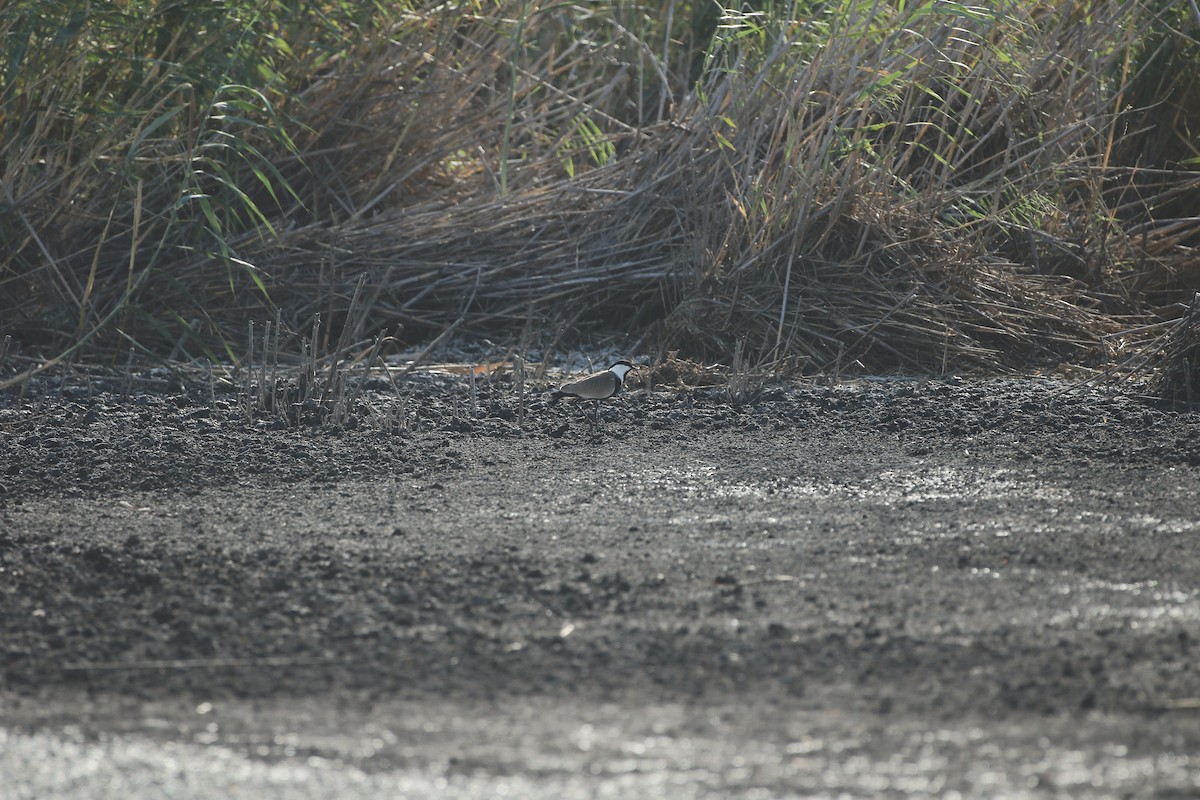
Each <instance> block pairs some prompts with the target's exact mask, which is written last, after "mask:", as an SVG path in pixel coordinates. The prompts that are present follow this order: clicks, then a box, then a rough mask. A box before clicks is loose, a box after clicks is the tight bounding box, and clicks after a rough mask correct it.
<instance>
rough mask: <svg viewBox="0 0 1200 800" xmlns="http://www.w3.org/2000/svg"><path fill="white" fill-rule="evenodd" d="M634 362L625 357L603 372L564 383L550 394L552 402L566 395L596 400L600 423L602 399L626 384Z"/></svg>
mask: <svg viewBox="0 0 1200 800" xmlns="http://www.w3.org/2000/svg"><path fill="white" fill-rule="evenodd" d="M631 369H633V364H632V363H630V362H629V361H626V360H625V359H623V358H622V359H621V360H620V361H617V362H615V363H614V364H613V365H612V366H611V367H609V368H608V369H606V370H604V371H603V372H596V373H593V374H591V375H588V376H587V377H586V378H580V379H579V380H577V381H571V382H570V383H564V384H563V385H562V386H560V387H558V388H557V389H555V390H554V391H553V392H552V393H551V394H550V402H551V403H557V402H558V401H559V400H562V399H563V398H564V397H576V398H578V399H580V400H595V401H596V424H599V423H600V401H601V400H607V399H608V398H610V397H612V396H613V395H614V394H616V393H617V392H619V391H621V387H622V386H623V385H624V384H625V376H626V375H627V374H629V370H631Z"/></svg>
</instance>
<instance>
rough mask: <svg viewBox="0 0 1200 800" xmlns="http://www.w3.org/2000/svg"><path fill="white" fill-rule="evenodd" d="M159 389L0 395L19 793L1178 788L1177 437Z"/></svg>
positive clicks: (832, 403) (996, 413)
mask: <svg viewBox="0 0 1200 800" xmlns="http://www.w3.org/2000/svg"><path fill="white" fill-rule="evenodd" d="M161 383H162V385H161V386H157V387H155V388H153V389H152V390H150V389H147V388H146V387H145V386H143V387H142V388H141V389H138V388H136V387H135V388H134V390H133V391H128V389H129V387H128V386H121V385H119V382H113V384H111V385H106V384H104V383H103V382H92V383H89V384H87V385H83V384H80V383H78V382H75V383H67V384H63V383H59V382H55V381H46V382H42V383H39V384H36V385H34V386H33V387H31V388H29V389H27V390H26V392H25V393H24V394H23V395H17V394H15V393H11V392H10V393H7V394H2V395H0V570H2V571H0V619H2V620H3V636H2V637H0V679H2V681H3V689H2V692H0V751H3V752H4V753H5V754H6V755H3V756H0V774H6V775H7V776H8V777H9V778H10V779H12V781H13V782H11V783H9V785H11V786H17V787H19V788H18V790H17V793H16V795H15V796H17V797H38V796H55V793H57V796H78V797H108V796H114V797H115V796H140V795H141V794H143V793H144V790H145V787H150V786H156V787H159V788H158V789H157V790H156V791H159V792H163V793H166V794H169V795H170V796H179V797H185V796H186V797H219V796H227V795H228V794H229V790H230V787H231V785H232V784H231V783H230V782H231V781H232V782H234V783H236V785H237V786H238V787H241V788H240V790H241V791H243V792H248V791H250V790H251V789H253V792H251V794H253V795H254V796H262V797H274V796H279V797H283V796H300V797H308V796H311V797H335V796H348V794H349V793H355V794H357V796H363V797H374V796H380V797H383V796H397V795H402V796H411V797H424V796H429V797H437V796H443V797H444V796H462V797H491V796H497V793H498V792H500V791H501V790H503V791H506V792H509V793H510V794H512V795H514V796H526V797H592V796H614V797H616V796H621V797H637V796H664V795H665V796H676V797H782V796H789V795H796V796H837V795H842V796H862V797H871V796H889V795H890V796H923V795H928V794H937V793H947V792H952V791H953V792H959V793H960V794H962V795H963V796H978V797H990V796H997V794H1005V795H1006V796H1018V797H1026V796H1027V797H1058V796H1063V797H1108V796H1132V797H1142V796H1144V797H1159V796H1173V795H1174V796H1191V794H1192V793H1193V792H1196V791H1198V790H1200V778H1198V777H1197V775H1200V768H1198V766H1197V759H1200V670H1198V669H1197V668H1196V666H1195V664H1196V662H1197V660H1198V657H1200V546H1198V544H1197V542H1198V538H1197V537H1198V534H1200V500H1198V494H1197V489H1200V466H1198V465H1200V417H1198V416H1197V415H1194V414H1178V413H1172V412H1167V411H1164V410H1162V409H1160V408H1157V407H1156V406H1154V405H1153V404H1150V403H1147V402H1145V401H1143V400H1142V399H1139V398H1137V397H1134V396H1131V395H1128V394H1123V393H1122V392H1120V391H1117V390H1115V389H1109V388H1096V387H1074V388H1070V384H1068V383H1066V382H1063V381H1056V380H1042V379H1004V380H938V381H899V380H894V381H863V382H857V383H849V384H843V385H837V386H816V385H811V384H784V385H778V386H767V387H764V388H761V389H759V390H757V391H755V392H753V393H752V394H750V395H749V396H746V397H742V398H737V401H736V402H735V401H734V399H733V398H731V396H730V392H729V390H728V388H727V387H722V386H716V387H709V388H700V389H692V390H690V391H682V390H675V389H671V388H664V387H657V388H656V389H655V390H653V391H650V390H646V389H635V390H634V391H631V392H629V393H627V394H624V395H622V396H620V397H619V398H618V399H617V400H615V401H612V402H610V403H608V404H606V406H605V407H604V410H603V416H602V425H601V428H600V429H599V430H593V429H592V427H591V425H590V424H589V422H588V421H587V419H586V418H585V416H584V414H583V409H581V408H579V407H574V406H571V405H570V404H567V403H564V404H562V405H561V406H558V407H550V406H548V405H547V404H546V402H545V398H544V395H542V394H533V393H532V392H526V393H525V394H524V395H521V394H519V393H518V392H517V390H516V389H515V388H514V387H513V386H512V385H511V384H510V383H509V382H507V380H506V379H497V380H495V381H480V382H478V385H477V386H475V387H474V390H473V391H472V390H471V389H470V388H469V387H468V385H467V383H466V382H465V379H463V378H461V377H457V376H445V375H441V376H439V375H417V376H411V377H409V378H407V379H406V380H405V382H404V383H403V386H402V387H401V389H402V396H401V397H400V398H399V399H397V397H396V396H395V395H394V394H389V393H388V392H387V391H384V390H383V389H382V388H378V391H376V390H375V389H370V390H368V391H366V392H364V394H363V395H362V396H361V406H360V407H359V408H357V409H356V412H355V414H354V415H353V418H352V419H351V420H350V425H351V427H350V428H348V429H342V430H331V429H329V428H327V427H321V426H319V425H318V426H315V427H312V426H306V427H300V428H295V427H287V426H285V425H283V424H282V423H278V422H276V421H274V420H273V419H271V418H270V415H262V416H261V417H260V418H258V419H248V418H247V415H246V414H245V413H244V411H243V410H242V409H241V408H240V406H239V403H238V399H237V397H236V395H235V393H234V392H233V391H232V390H230V391H229V392H226V393H221V392H213V391H211V390H210V389H209V388H208V387H206V386H190V387H181V386H177V385H171V383H170V382H169V381H168V380H166V379H164V380H162V381H161ZM1068 389H1069V390H1068ZM80 764H85V765H91V766H90V767H87V768H86V769H83V768H81V767H79V765H80ZM180 764H182V765H183V766H182V767H181V766H179V765H180ZM72 765H73V766H72ZM171 765H174V766H171ZM81 769H82V770H83V771H82V772H81V771H80V770H81ZM180 776H183V777H182V778H181V777H180ZM189 776H190V780H188V778H189ZM180 781H182V783H180ZM173 782H174V783H173ZM164 787H165V788H164ZM39 792H40V793H39ZM147 796H151V795H149V794H147ZM155 796H156V795H155Z"/></svg>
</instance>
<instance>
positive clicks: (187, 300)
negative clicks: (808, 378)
mask: <svg viewBox="0 0 1200 800" xmlns="http://www.w3.org/2000/svg"><path fill="white" fill-rule="evenodd" d="M1177 6H1178V4H1171V3H1163V2H1148V1H1147V0H1137V1H1132V2H1131V1H1124V2H1122V1H1120V0H1109V1H1107V2H1092V3H1085V4H1069V5H1064V4H1055V3H1043V2H1027V1H1022V2H1007V3H1001V4H994V5H992V6H989V7H988V8H983V7H973V6H966V5H961V4H957V3H944V2H925V3H915V4H884V3H874V4H872V3H861V2H844V3H832V4H831V3H820V4H818V3H806V2H794V3H790V4H765V5H764V6H763V10H761V11H753V12H751V11H733V10H726V11H723V12H721V13H720V15H719V16H714V15H713V12H712V11H711V10H710V7H708V6H702V5H699V4H687V3H675V2H666V3H658V4H648V3H623V2H615V0H614V2H597V3H592V4H589V5H587V6H562V5H555V4H551V3H542V2H535V1H533V0H530V1H529V2H518V3H495V4H492V3H475V4H464V5H462V6H459V7H454V8H452V7H450V6H448V5H424V4H407V3H405V4H396V5H394V6H385V5H383V4H380V5H378V6H370V7H365V8H366V10H365V11H362V12H358V15H357V16H355V15H354V14H349V12H346V11H345V9H342V11H341V12H339V13H343V14H348V16H344V17H337V16H336V15H334V14H332V13H328V14H325V13H317V12H316V11H312V10H310V11H308V12H306V11H304V10H292V11H291V12H288V13H290V14H291V16H288V14H285V13H284V9H285V6H284V5H282V4H280V5H279V6H278V7H276V6H274V5H271V4H267V5H266V6H263V7H264V8H269V9H270V13H268V12H262V13H261V14H260V15H259V16H256V17H251V16H250V15H249V14H250V12H249V9H250V6H246V7H242V6H241V5H239V4H237V3H231V4H230V7H231V8H232V9H234V10H235V11H239V12H241V13H242V14H243V16H241V17H237V15H236V14H235V15H232V16H234V17H237V18H236V19H232V20H231V15H229V14H226V15H225V16H216V17H213V18H212V19H210V20H208V21H207V24H208V26H209V28H208V29H206V34H207V35H210V36H211V37H213V38H216V39H217V40H218V41H221V42H226V43H228V42H234V43H235V45H236V46H233V45H229V46H226V47H225V48H224V49H221V50H219V51H218V50H214V49H212V48H207V49H203V50H195V49H188V45H187V44H186V42H187V41H188V40H187V39H186V38H185V37H182V36H178V35H173V34H172V31H178V30H183V29H184V27H186V26H187V25H189V24H194V23H196V20H195V19H193V18H190V17H185V18H182V19H176V20H173V21H172V20H169V19H167V18H166V17H164V16H163V13H165V12H162V11H161V9H160V10H156V11H153V12H152V13H149V14H148V15H146V16H144V17H143V18H137V19H135V18H133V16H132V15H126V16H121V15H116V16H110V17H106V18H104V19H97V18H96V17H95V16H92V17H85V18H84V19H83V21H82V22H81V23H80V32H79V33H78V34H77V35H76V36H75V37H74V38H72V37H63V36H62V35H61V34H62V31H61V30H59V29H54V28H53V26H52V25H51V22H50V17H49V15H46V14H44V15H43V16H42V17H38V18H35V16H29V15H33V14H34V12H33V11H30V10H29V9H32V8H34V7H35V6H34V5H30V4H22V3H17V4H16V7H17V8H18V9H22V8H24V9H25V11H26V14H27V16H26V17H20V16H19V15H15V14H13V13H9V14H8V15H7V16H6V18H5V20H4V22H3V23H2V24H3V25H5V26H7V27H6V30H5V33H6V34H8V39H7V41H9V42H10V43H11V42H13V41H15V40H14V38H13V34H14V33H20V32H22V31H26V32H28V31H29V30H31V29H35V30H34V34H33V35H32V38H33V39H36V38H37V37H38V36H41V37H42V40H43V42H53V43H55V46H56V47H58V48H59V50H60V51H61V52H59V53H57V54H55V53H53V52H51V53H42V54H41V55H40V56H39V57H40V58H42V59H43V61H42V62H38V63H31V61H30V59H33V56H29V55H26V56H23V58H25V60H24V61H22V60H21V59H17V60H16V61H14V56H13V53H12V52H10V53H9V58H10V63H16V64H18V66H19V69H17V70H15V72H14V74H16V75H17V76H18V78H19V80H17V81H16V82H15V83H10V89H9V91H8V92H7V93H6V94H5V95H4V96H3V107H2V110H0V132H2V133H3V135H4V137H5V138H4V140H3V141H2V142H0V155H2V156H3V168H4V171H5V174H4V186H5V193H6V196H5V197H4V198H3V199H2V200H0V232H2V233H3V235H4V239H5V244H6V248H5V250H6V255H5V256H4V260H3V262H0V333H4V334H7V335H11V336H12V337H13V339H14V340H16V341H17V342H20V343H23V344H24V345H25V346H38V347H43V348H46V349H47V352H50V351H53V350H54V349H55V348H57V349H58V350H59V351H62V350H69V351H70V352H72V353H77V352H86V353H92V354H100V355H102V354H105V353H123V352H126V351H127V350H128V348H129V347H130V346H133V347H135V348H136V349H137V350H138V351H139V352H142V353H144V354H154V355H157V356H158V357H164V358H169V359H174V360H184V361H189V360H190V361H197V360H199V359H202V358H208V359H213V360H226V361H237V360H238V359H239V358H240V355H241V354H243V353H245V352H247V347H246V341H245V340H246V338H247V336H248V334H247V333H246V331H247V330H248V322H249V321H254V320H258V321H260V322H261V321H262V320H276V321H277V325H282V326H283V327H284V329H285V330H288V331H292V332H296V331H308V330H310V329H312V328H313V323H314V320H316V319H318V318H319V319H321V320H322V321H323V325H322V330H323V331H324V335H325V337H326V339H325V341H323V342H320V343H310V346H314V345H315V346H317V347H321V348H324V349H325V350H332V349H334V343H335V342H337V341H359V340H363V339H367V338H370V337H373V336H375V335H376V334H378V333H379V332H380V331H383V330H386V331H388V333H389V335H390V337H391V338H390V339H388V340H387V341H395V342H398V343H400V344H404V343H406V342H407V343H409V344H414V343H419V342H423V341H428V340H429V339H432V338H433V337H435V336H437V335H438V334H439V333H442V332H444V331H445V330H447V329H448V328H450V327H454V328H455V330H456V331H457V332H458V333H461V334H468V335H470V334H476V335H488V336H492V337H497V336H500V337H507V338H509V339H510V340H515V339H516V338H517V336H519V335H522V333H523V332H527V331H529V330H530V329H531V328H533V329H538V330H545V331H548V332H549V333H548V334H547V336H548V338H553V339H555V340H560V339H561V338H562V337H564V336H565V337H567V338H572V337H574V338H578V339H580V340H583V339H586V338H587V337H589V336H594V335H596V334H597V332H607V333H611V334H615V335H618V336H620V337H622V341H624V342H625V343H626V345H627V346H628V347H630V348H631V349H638V350H641V351H646V350H651V351H655V350H656V351H660V352H665V351H667V350H682V351H684V352H686V353H688V354H691V355H696V356H698V357H701V358H704V359H708V360H720V361H726V362H728V361H729V360H730V359H732V358H733V356H734V355H735V354H736V355H737V358H738V359H739V361H749V362H751V363H754V364H760V365H761V364H766V365H771V366H772V367H774V368H776V369H779V370H801V371H809V372H819V371H831V370H837V371H842V370H869V371H891V370H905V371H918V372H930V371H946V370H959V369H970V368H976V369H978V368H982V369H990V370H996V369H1014V368H1021V369H1028V368H1031V367H1049V366H1055V365H1061V364H1064V363H1067V364H1076V365H1091V366H1102V365H1111V364H1113V363H1120V362H1122V361H1123V360H1126V359H1129V358H1131V357H1132V356H1133V355H1134V354H1136V353H1137V352H1141V351H1143V350H1147V349H1149V350H1153V349H1154V348H1158V349H1159V350H1161V349H1162V346H1161V341H1160V337H1161V336H1163V335H1166V334H1165V331H1166V330H1168V329H1169V326H1166V325H1165V323H1166V322H1169V321H1170V320H1172V319H1175V318H1177V317H1179V316H1181V315H1182V314H1183V313H1184V311H1185V310H1186V306H1185V305H1182V304H1183V303H1187V302H1189V301H1190V297H1191V294H1190V288H1192V287H1194V286H1197V285H1200V259H1198V258H1197V255H1196V247H1197V245H1200V217H1196V216H1195V209H1196V208H1198V207H1200V202H1198V201H1200V171H1197V170H1196V168H1195V167H1196V163H1197V162H1196V151H1195V147H1196V144H1195V142H1194V140H1193V139H1192V138H1191V134H1190V133H1188V132H1189V131H1193V130H1195V129H1196V128H1197V124H1198V123H1200V120H1198V119H1196V117H1197V115H1198V114H1200V112H1197V111H1196V109H1197V108H1200V103H1192V102H1190V101H1191V100H1195V99H1197V98H1198V97H1200V88H1198V87H1200V70H1197V69H1196V68H1197V66H1198V65H1200V50H1198V48H1197V45H1196V42H1195V33H1196V32H1197V31H1198V30H1200V19H1196V18H1194V17H1193V15H1191V13H1190V12H1189V11H1188V10H1187V9H1186V8H1183V7H1177ZM156 8H159V7H156ZM166 8H168V9H170V8H182V6H180V7H173V6H166ZM113 13H114V14H116V12H113ZM179 13H183V12H179ZM189 13H191V12H189ZM271 13H273V14H274V15H275V16H271ZM39 19H40V20H41V22H40V23H39V24H41V25H42V27H43V28H44V30H40V33H39V32H38V29H37V25H35V22H37V21H38V20H39ZM101 23H104V25H107V26H109V27H108V28H104V27H103V26H102V25H101ZM172 25H174V26H175V27H172ZM89 26H90V27H89ZM122 26H123V27H122ZM118 33H119V34H120V35H118ZM56 34H58V38H54V37H55V35H56ZM89 37H90V38H89ZM106 37H107V38H106ZM101 41H104V42H108V43H109V49H108V50H104V51H101V52H97V49H96V48H97V42H101ZM12 47H13V45H12V44H10V50H11V48H12ZM50 49H51V50H52V49H53V48H50ZM151 50H155V51H156V52H155V53H153V56H154V57H151V55H152V54H151V53H150V52H148V51H151ZM157 51H161V52H157ZM214 53H216V54H218V55H220V59H218V60H219V63H213V60H214V59H217V55H214ZM105 60H107V62H108V63H107V66H108V67H110V69H109V71H108V72H107V73H104V74H100V73H99V72H98V71H97V66H96V65H97V64H100V65H102V66H103V65H105V64H104V62H105ZM114 65H116V66H119V67H120V69H116V68H114ZM139 70H140V72H139ZM214 75H215V76H216V77H217V78H219V80H218V79H211V80H209V81H208V83H207V84H206V83H204V82H203V81H201V80H200V78H202V77H205V76H208V77H209V78H212V76H214ZM67 78H73V80H66V79H67ZM11 87H16V90H15V91H14V90H13V89H12V88H11ZM51 112H55V113H51ZM276 335H277V336H278V329H277V331H276ZM291 339H292V340H295V341H300V340H303V339H304V337H303V336H298V335H297V336H293V337H291Z"/></svg>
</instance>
